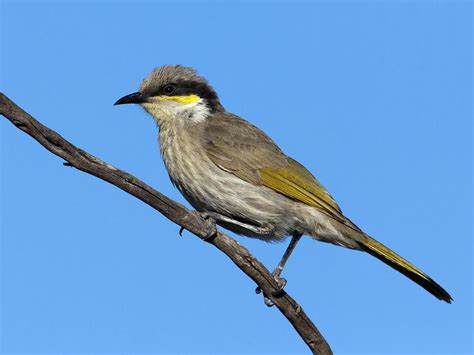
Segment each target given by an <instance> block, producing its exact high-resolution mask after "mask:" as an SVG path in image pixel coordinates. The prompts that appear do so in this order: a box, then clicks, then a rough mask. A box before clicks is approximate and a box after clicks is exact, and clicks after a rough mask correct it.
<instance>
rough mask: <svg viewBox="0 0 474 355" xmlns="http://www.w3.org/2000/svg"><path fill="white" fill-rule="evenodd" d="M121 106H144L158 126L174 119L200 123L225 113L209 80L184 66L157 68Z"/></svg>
mask: <svg viewBox="0 0 474 355" xmlns="http://www.w3.org/2000/svg"><path fill="white" fill-rule="evenodd" d="M122 104H139V105H141V106H142V107H143V108H144V109H145V110H146V111H148V113H149V114H151V115H152V116H153V117H154V118H155V120H156V121H157V123H158V124H161V123H163V122H167V121H172V120H188V121H190V122H199V121H202V120H205V119H206V117H207V116H208V115H209V114H211V113H213V112H217V111H223V110H224V109H223V107H222V105H221V104H220V102H219V98H218V96H217V94H216V92H215V91H214V89H213V88H212V87H211V86H210V85H209V83H208V82H207V80H206V79H205V78H203V77H202V76H200V75H198V74H197V73H196V71H195V70H194V69H192V68H188V67H183V66H181V65H164V66H162V67H159V68H156V69H155V70H153V71H152V72H151V73H150V74H149V75H148V76H147V77H146V78H145V79H144V80H143V81H142V83H141V85H140V88H139V91H137V92H134V93H132V94H129V95H126V96H124V97H122V98H120V99H119V100H117V102H115V105H122Z"/></svg>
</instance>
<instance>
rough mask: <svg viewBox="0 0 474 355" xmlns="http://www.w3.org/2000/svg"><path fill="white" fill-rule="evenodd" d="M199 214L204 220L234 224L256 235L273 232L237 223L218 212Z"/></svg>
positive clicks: (268, 229) (266, 228)
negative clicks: (210, 219) (209, 219)
mask: <svg viewBox="0 0 474 355" xmlns="http://www.w3.org/2000/svg"><path fill="white" fill-rule="evenodd" d="M199 214H200V215H201V216H202V217H203V218H206V219H208V218H212V219H213V220H215V221H217V222H224V223H229V224H233V225H236V226H238V227H241V228H245V229H247V230H249V231H251V232H253V233H256V234H262V235H265V234H269V233H270V232H271V231H272V229H271V228H268V227H259V226H255V225H253V224H248V223H244V222H240V221H237V220H235V219H232V218H230V217H227V216H224V215H222V214H219V213H216V212H199Z"/></svg>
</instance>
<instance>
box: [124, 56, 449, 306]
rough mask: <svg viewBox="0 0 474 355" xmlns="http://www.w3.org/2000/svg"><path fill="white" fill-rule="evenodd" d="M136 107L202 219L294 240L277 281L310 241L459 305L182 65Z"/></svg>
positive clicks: (150, 86) (156, 78) (131, 98)
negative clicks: (374, 262) (364, 259)
mask: <svg viewBox="0 0 474 355" xmlns="http://www.w3.org/2000/svg"><path fill="white" fill-rule="evenodd" d="M132 103H133V104H139V105H141V106H142V107H143V108H144V109H145V110H146V111H147V112H148V113H149V114H150V115H151V116H153V118H154V120H155V121H156V123H157V125H158V127H159V143H160V150H161V154H162V156H163V160H164V162H165V166H166V169H167V170H168V173H169V176H170V178H171V181H172V182H173V184H174V185H175V186H176V187H177V188H178V189H179V191H180V192H181V193H182V194H183V196H184V197H185V198H186V200H188V201H189V203H190V204H191V205H192V206H193V207H194V208H195V209H196V210H197V211H199V212H202V213H205V214H206V216H208V217H211V218H212V219H214V220H215V221H216V222H217V223H218V224H220V225H221V226H223V227H225V228H227V229H229V230H231V231H234V232H236V233H239V234H242V235H246V236H249V237H255V238H259V239H262V240H266V241H273V240H281V239H283V238H285V237H287V236H293V238H292V240H291V242H290V245H289V246H288V249H287V251H286V252H285V255H284V257H283V259H282V261H281V262H280V264H279V265H278V267H277V268H276V269H275V271H274V275H275V278H276V279H277V280H279V274H280V272H281V270H282V269H283V266H284V264H285V262H286V260H287V258H288V256H289V255H290V254H291V251H292V250H293V248H294V247H295V245H296V243H297V242H298V240H299V238H300V237H301V235H304V234H306V235H309V236H311V237H312V238H313V239H316V240H320V241H323V242H328V243H333V244H336V245H340V246H343V247H346V248H351V249H356V250H362V251H365V252H367V253H369V254H371V255H373V256H375V257H376V258H378V259H380V260H381V261H383V262H384V263H386V264H388V265H389V266H391V267H392V268H394V269H396V270H398V271H399V272H401V273H402V274H404V275H405V276H407V277H409V278H410V279H411V280H413V281H414V282H416V283H417V284H419V285H420V286H422V287H423V288H425V289H426V290H427V291H428V292H430V293H432V294H433V295H434V296H436V297H437V298H439V299H440V300H443V301H446V302H451V300H452V298H451V296H450V295H449V294H448V293H447V292H446V291H445V290H444V289H443V288H442V287H441V286H440V285H438V284H437V283H436V282H435V281H433V280H432V279H431V278H430V277H429V276H428V275H426V274H425V273H424V272H423V271H421V270H420V269H418V268H417V267H416V266H414V265H413V264H411V263H410V262H408V261H407V260H405V259H403V258H402V257H401V256H399V255H398V254H396V253H395V252H393V251H392V250H390V249H389V248H387V247H386V246H384V245H383V244H381V243H380V242H378V241H376V240H375V239H373V238H371V237H370V236H368V235H367V234H366V233H365V232H363V231H362V230H361V229H360V228H359V227H357V226H356V225H355V224H354V223H353V222H351V221H350V220H349V219H348V218H347V217H345V216H344V214H343V213H342V211H341V209H340V208H339V206H338V205H337V203H336V201H335V200H334V199H333V197H332V196H331V195H330V194H329V192H328V191H326V189H325V188H324V187H323V185H321V183H320V182H319V181H318V180H316V178H315V177H314V176H313V175H312V174H311V173H310V172H309V171H308V170H307V169H306V168H305V167H304V166H303V165H301V164H300V163H298V162H297V161H296V160H294V159H293V158H291V157H289V156H287V155H286V154H285V153H284V152H283V151H282V150H281V149H280V148H279V147H278V146H277V145H276V144H275V143H274V142H273V141H272V139H271V138H270V137H268V136H267V135H266V134H265V133H264V132H262V131H261V130H260V129H258V128H257V127H255V126H254V125H252V124H251V123H249V122H247V121H245V120H243V119H242V118H240V117H238V116H236V115H234V114H232V113H230V112H227V111H226V110H225V109H224V107H223V106H222V105H221V103H220V101H219V98H218V96H217V94H216V92H215V91H214V89H213V88H212V87H211V86H210V85H209V83H208V82H207V80H206V79H205V78H203V77H202V76H200V75H198V74H197V73H196V71H195V70H193V69H191V68H187V67H183V66H180V65H175V66H173V65H170V66H162V67H159V68H157V69H155V70H154V71H153V72H152V73H151V74H150V75H148V77H146V78H145V79H144V80H143V82H142V83H141V85H140V88H139V91H138V92H135V93H133V94H130V95H127V96H124V97H122V98H121V99H119V100H118V101H117V102H116V103H115V104H116V105H120V104H132ZM280 280H281V279H280Z"/></svg>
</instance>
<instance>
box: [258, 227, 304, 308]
mask: <svg viewBox="0 0 474 355" xmlns="http://www.w3.org/2000/svg"><path fill="white" fill-rule="evenodd" d="M301 236H302V234H301V233H297V232H295V233H293V237H292V238H291V241H290V244H288V247H287V248H286V250H285V253H284V254H283V257H282V258H281V260H280V262H279V263H278V266H277V267H276V268H275V270H273V271H272V275H273V277H274V278H275V281H276V283H277V284H278V290H276V291H275V292H274V293H273V296H276V295H278V294H279V293H281V291H283V288H284V287H285V286H286V280H285V279H284V278H283V277H280V274H281V272H282V271H283V268H284V267H285V265H286V262H287V261H288V259H289V258H290V255H291V253H292V252H293V250H294V249H295V247H296V244H298V242H299V240H300V239H301ZM255 292H256V293H260V292H262V290H261V289H260V287H257V288H256V289H255ZM263 296H264V302H265V304H266V305H267V306H268V307H271V306H273V302H272V301H271V300H270V299H269V298H268V297H267V296H266V295H265V294H264V295H263Z"/></svg>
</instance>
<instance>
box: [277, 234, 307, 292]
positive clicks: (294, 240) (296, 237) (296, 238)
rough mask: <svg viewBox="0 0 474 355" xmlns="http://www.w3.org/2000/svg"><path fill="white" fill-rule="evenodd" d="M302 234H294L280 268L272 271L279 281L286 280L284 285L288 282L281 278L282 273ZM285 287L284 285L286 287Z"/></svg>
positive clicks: (279, 264)
mask: <svg viewBox="0 0 474 355" xmlns="http://www.w3.org/2000/svg"><path fill="white" fill-rule="evenodd" d="M301 236H302V234H301V233H296V232H295V233H293V237H292V238H291V241H290V244H288V247H287V248H286V250H285V253H284V254H283V256H282V258H281V260H280V262H279V263H278V266H277V267H276V268H275V270H273V271H272V275H273V277H275V279H276V280H277V281H278V280H284V283H285V284H286V280H285V279H284V278H281V277H280V274H281V272H282V271H283V268H284V267H285V265H286V262H287V261H288V259H289V257H290V255H291V253H292V252H293V250H294V249H295V247H296V244H298V242H299V240H300V238H301ZM284 286H285V285H283V287H284Z"/></svg>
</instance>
